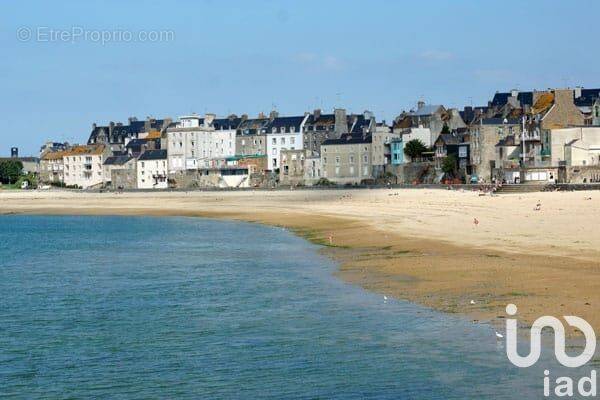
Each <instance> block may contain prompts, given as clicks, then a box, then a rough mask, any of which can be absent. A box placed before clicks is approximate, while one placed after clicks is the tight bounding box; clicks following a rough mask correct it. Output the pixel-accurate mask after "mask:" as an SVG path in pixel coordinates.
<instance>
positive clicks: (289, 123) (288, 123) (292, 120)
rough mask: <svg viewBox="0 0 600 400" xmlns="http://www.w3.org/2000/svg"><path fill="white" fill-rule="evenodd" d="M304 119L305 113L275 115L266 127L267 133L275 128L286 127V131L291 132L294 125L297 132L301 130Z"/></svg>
mask: <svg viewBox="0 0 600 400" xmlns="http://www.w3.org/2000/svg"><path fill="white" fill-rule="evenodd" d="M302 121H304V116H303V115H302V116H293V117H275V118H273V119H272V120H270V121H269V123H268V124H267V125H266V126H265V129H266V130H267V133H270V132H271V131H272V129H273V128H275V129H276V130H278V131H279V130H280V129H281V128H284V129H285V131H286V132H290V130H291V129H290V128H291V127H294V128H295V130H296V132H300V126H301V125H302Z"/></svg>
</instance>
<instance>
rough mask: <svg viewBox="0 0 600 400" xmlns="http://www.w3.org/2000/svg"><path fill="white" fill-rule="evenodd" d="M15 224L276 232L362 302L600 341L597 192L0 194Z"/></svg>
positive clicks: (0, 207)
mask: <svg viewBox="0 0 600 400" xmlns="http://www.w3.org/2000/svg"><path fill="white" fill-rule="evenodd" d="M538 202H539V203H541V208H540V209H539V210H536V209H535V208H536V205H537V204H538ZM12 213H28V214H73V215H77V214H110V215H161V216H162V215H164V216H168V215H181V216H205V217H215V218H228V219H237V220H244V221H250V222H259V223H265V224H269V225H274V226H282V227H286V228H288V229H290V230H292V231H294V232H296V233H297V234H299V235H301V236H303V237H305V238H307V239H308V240H311V241H313V242H315V243H318V244H322V245H324V249H323V252H324V253H325V254H327V255H329V256H331V257H334V258H335V259H336V260H338V261H339V262H340V265H341V267H340V270H339V272H338V275H339V276H340V278H342V279H344V280H346V281H348V282H351V283H355V284H359V285H361V286H363V287H365V288H367V289H369V290H374V291H377V292H379V293H382V294H385V295H389V296H394V297H396V298H399V299H406V300H409V301H413V302H416V303H419V304H423V305H426V306H428V307H432V308H435V309H437V310H440V311H444V312H449V313H458V314H462V315H464V316H465V317H468V318H470V319H473V320H474V321H476V322H481V323H487V322H489V323H492V324H499V323H501V322H502V319H503V318H504V317H505V311H504V308H505V306H506V304H508V303H514V304H516V305H517V306H518V307H519V313H518V317H519V319H520V320H521V321H522V322H523V323H524V324H525V325H526V324H527V323H530V322H531V321H533V320H534V319H535V318H537V317H539V316H541V315H556V316H562V315H578V316H581V317H583V318H585V319H586V320H588V321H589V322H590V323H591V324H592V325H593V326H594V328H595V329H596V331H600V313H598V312H596V311H595V307H597V305H599V304H600V192H556V193H532V194H520V195H516V194H515V195H501V196H495V197H491V196H479V195H478V194H477V193H475V192H463V191H450V190H442V189H440V190H434V189H404V190H394V189H392V190H389V189H377V190H367V189H364V190H363V189H361V190H296V191H243V192H242V191H240V192H189V193H183V192H160V193H124V194H114V193H102V194H97V193H81V192H68V191H47V192H41V191H29V192H21V191H0V214H12ZM475 220H477V221H478V223H475ZM473 302H474V304H473ZM570 334H571V335H573V334H575V332H574V331H572V332H570Z"/></svg>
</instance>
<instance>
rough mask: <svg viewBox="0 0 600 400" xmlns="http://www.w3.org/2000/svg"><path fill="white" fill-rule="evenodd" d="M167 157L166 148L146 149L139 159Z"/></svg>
mask: <svg viewBox="0 0 600 400" xmlns="http://www.w3.org/2000/svg"><path fill="white" fill-rule="evenodd" d="M166 159H167V150H146V151H145V152H144V153H142V155H141V156H140V158H139V159H138V160H139V161H150V160H166Z"/></svg>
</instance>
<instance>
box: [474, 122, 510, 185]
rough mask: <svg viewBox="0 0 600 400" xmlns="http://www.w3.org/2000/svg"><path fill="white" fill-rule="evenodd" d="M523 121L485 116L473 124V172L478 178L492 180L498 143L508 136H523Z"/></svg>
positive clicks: (484, 180) (485, 180)
mask: <svg viewBox="0 0 600 400" xmlns="http://www.w3.org/2000/svg"><path fill="white" fill-rule="evenodd" d="M521 131H522V129H521V121H519V120H518V119H508V118H504V119H502V118H483V119H480V120H479V122H478V123H477V124H476V125H473V126H471V131H470V136H471V140H470V143H471V146H470V151H471V166H472V174H473V175H475V176H476V177H477V179H478V180H480V181H483V182H491V180H492V173H493V171H494V169H495V168H500V167H501V166H497V165H496V145H497V144H498V142H500V141H501V140H503V139H505V138H506V137H508V136H517V137H520V136H521Z"/></svg>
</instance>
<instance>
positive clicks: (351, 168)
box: [350, 166, 354, 175]
mask: <svg viewBox="0 0 600 400" xmlns="http://www.w3.org/2000/svg"><path fill="white" fill-rule="evenodd" d="M350 175H354V166H350Z"/></svg>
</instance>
